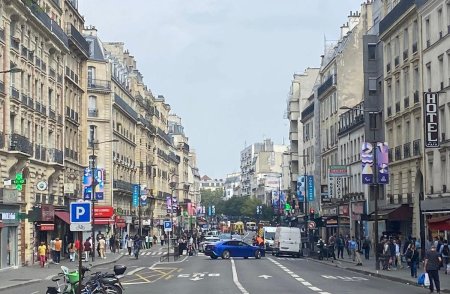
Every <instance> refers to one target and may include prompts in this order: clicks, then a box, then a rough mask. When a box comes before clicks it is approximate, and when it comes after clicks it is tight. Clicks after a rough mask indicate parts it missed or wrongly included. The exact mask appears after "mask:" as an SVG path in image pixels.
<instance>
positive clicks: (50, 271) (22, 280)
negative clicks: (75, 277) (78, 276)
mask: <svg viewBox="0 0 450 294" xmlns="http://www.w3.org/2000/svg"><path fill="white" fill-rule="evenodd" d="M123 251H124V249H122V250H120V252H119V253H115V254H114V253H111V252H107V253H106V259H100V258H99V257H97V256H96V257H95V262H92V259H91V260H90V261H89V262H83V265H89V264H92V266H93V267H97V266H101V265H107V264H111V263H115V262H116V261H118V260H119V259H120V258H122V257H123V255H122V254H121V252H123ZM61 266H66V267H68V268H69V269H78V261H76V262H69V260H68V259H64V260H61V262H60V264H53V263H50V264H49V267H44V268H41V267H40V265H39V262H36V263H35V264H33V265H31V266H24V267H19V268H17V269H5V270H1V271H0V292H1V291H2V290H5V289H10V288H14V287H20V286H23V285H27V284H32V283H38V282H40V281H42V280H50V279H51V278H52V277H53V276H56V275H57V274H58V273H60V272H61ZM110 271H112V266H111V270H110Z"/></svg>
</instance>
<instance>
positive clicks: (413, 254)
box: [405, 244, 419, 278]
mask: <svg viewBox="0 0 450 294" xmlns="http://www.w3.org/2000/svg"><path fill="white" fill-rule="evenodd" d="M405 256H406V262H407V263H408V264H409V267H410V269H411V277H413V278H417V266H418V265H419V252H418V251H417V249H416V245H414V244H411V245H410V246H409V249H408V250H407V251H406V254H405Z"/></svg>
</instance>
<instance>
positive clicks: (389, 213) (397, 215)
mask: <svg viewBox="0 0 450 294" xmlns="http://www.w3.org/2000/svg"><path fill="white" fill-rule="evenodd" d="M412 214H413V209H412V207H409V205H408V204H404V205H399V206H397V207H393V208H388V209H378V220H389V221H406V220H411V219H412ZM374 219H375V212H372V213H371V214H370V220H374Z"/></svg>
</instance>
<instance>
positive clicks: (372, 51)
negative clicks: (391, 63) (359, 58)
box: [367, 44, 377, 60]
mask: <svg viewBox="0 0 450 294" xmlns="http://www.w3.org/2000/svg"><path fill="white" fill-rule="evenodd" d="M376 52H377V45H376V44H368V46H367V58H369V60H374V59H376V58H377V55H376Z"/></svg>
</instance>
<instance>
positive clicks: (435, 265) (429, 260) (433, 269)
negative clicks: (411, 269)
mask: <svg viewBox="0 0 450 294" xmlns="http://www.w3.org/2000/svg"><path fill="white" fill-rule="evenodd" d="M441 261H442V258H441V256H440V255H439V252H437V251H436V246H435V245H431V249H430V251H428V252H427V254H426V256H425V262H424V264H423V270H424V271H426V272H427V274H428V277H429V279H430V293H433V292H434V287H436V291H437V293H441V283H440V281H439V268H440V266H441ZM433 284H434V285H433Z"/></svg>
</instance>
